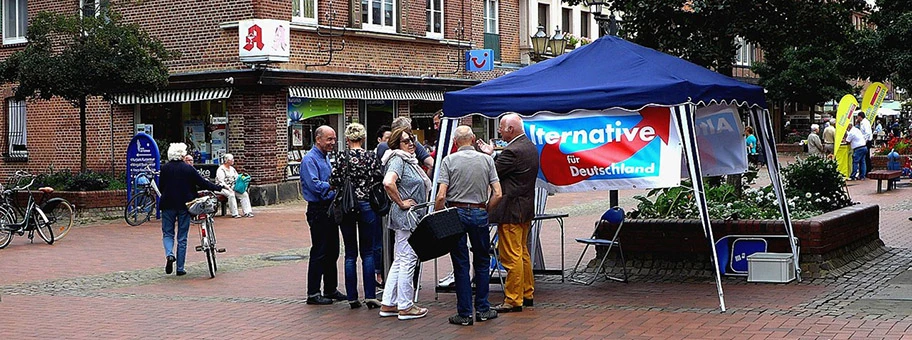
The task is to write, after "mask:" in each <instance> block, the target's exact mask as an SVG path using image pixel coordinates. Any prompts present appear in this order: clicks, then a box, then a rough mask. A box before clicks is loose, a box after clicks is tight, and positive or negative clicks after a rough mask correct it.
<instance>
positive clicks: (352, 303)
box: [348, 300, 361, 309]
mask: <svg viewBox="0 0 912 340" xmlns="http://www.w3.org/2000/svg"><path fill="white" fill-rule="evenodd" d="M348 305H349V306H350V307H351V309H358V308H361V301H358V300H355V301H349V302H348Z"/></svg>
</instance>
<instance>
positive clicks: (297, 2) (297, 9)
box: [291, 0, 317, 24]
mask: <svg viewBox="0 0 912 340" xmlns="http://www.w3.org/2000/svg"><path fill="white" fill-rule="evenodd" d="M291 20H292V21H294V22H301V23H306V24H317V0H291Z"/></svg>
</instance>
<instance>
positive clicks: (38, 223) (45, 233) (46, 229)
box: [32, 207, 54, 244]
mask: <svg viewBox="0 0 912 340" xmlns="http://www.w3.org/2000/svg"><path fill="white" fill-rule="evenodd" d="M39 209H40V208H38V207H35V210H34V211H32V214H33V215H32V223H33V226H34V227H35V229H37V230H38V236H41V239H42V240H44V242H47V244H54V228H51V224H50V223H47V222H44V219H42V218H41V216H40V215H38V211H39Z"/></svg>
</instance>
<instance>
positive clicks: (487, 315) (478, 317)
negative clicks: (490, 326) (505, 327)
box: [475, 309, 497, 322]
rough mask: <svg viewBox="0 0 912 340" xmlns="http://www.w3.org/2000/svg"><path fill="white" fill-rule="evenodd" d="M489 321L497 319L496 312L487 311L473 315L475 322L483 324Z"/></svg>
mask: <svg viewBox="0 0 912 340" xmlns="http://www.w3.org/2000/svg"><path fill="white" fill-rule="evenodd" d="M491 319H497V311H496V310H493V309H489V310H488V311H487V312H478V313H475V321H478V322H484V321H488V320H491Z"/></svg>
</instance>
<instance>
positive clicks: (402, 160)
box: [380, 127, 431, 320]
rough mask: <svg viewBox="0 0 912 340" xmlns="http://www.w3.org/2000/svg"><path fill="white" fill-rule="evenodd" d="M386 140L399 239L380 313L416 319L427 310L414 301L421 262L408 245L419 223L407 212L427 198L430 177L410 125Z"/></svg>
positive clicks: (386, 182)
mask: <svg viewBox="0 0 912 340" xmlns="http://www.w3.org/2000/svg"><path fill="white" fill-rule="evenodd" d="M387 143H388V144H389V151H387V152H386V153H384V154H383V158H382V159H381V162H382V163H383V164H385V165H386V167H387V170H386V176H385V177H384V178H383V187H384V189H386V193H387V194H388V195H389V197H390V201H391V202H392V203H394V204H395V205H393V206H392V207H391V209H390V213H389V216H390V223H389V228H390V229H391V230H392V231H393V232H394V233H395V240H396V242H395V248H394V253H393V264H392V266H391V267H390V271H389V274H388V275H387V277H386V287H385V289H384V290H383V306H382V307H380V316H382V317H387V316H398V318H399V320H410V319H417V318H422V317H425V316H427V313H428V310H427V308H421V307H418V306H415V305H414V304H413V303H412V298H414V297H415V286H413V285H412V277H413V276H414V274H415V267H416V266H417V265H418V255H417V254H415V250H414V249H412V247H411V246H410V245H409V243H408V239H409V236H411V235H412V232H413V231H415V228H416V227H417V225H416V221H415V220H414V219H413V218H410V217H409V216H408V210H409V209H410V208H412V207H413V206H415V205H418V204H422V203H425V202H427V200H428V194H429V193H430V190H431V180H430V179H429V178H428V176H427V174H426V173H425V172H424V170H422V169H421V166H420V165H419V162H418V159H417V158H416V157H415V144H416V142H415V136H414V135H413V134H412V131H411V129H409V128H408V127H399V128H396V129H395V130H393V134H392V135H390V139H389V142H387Z"/></svg>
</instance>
